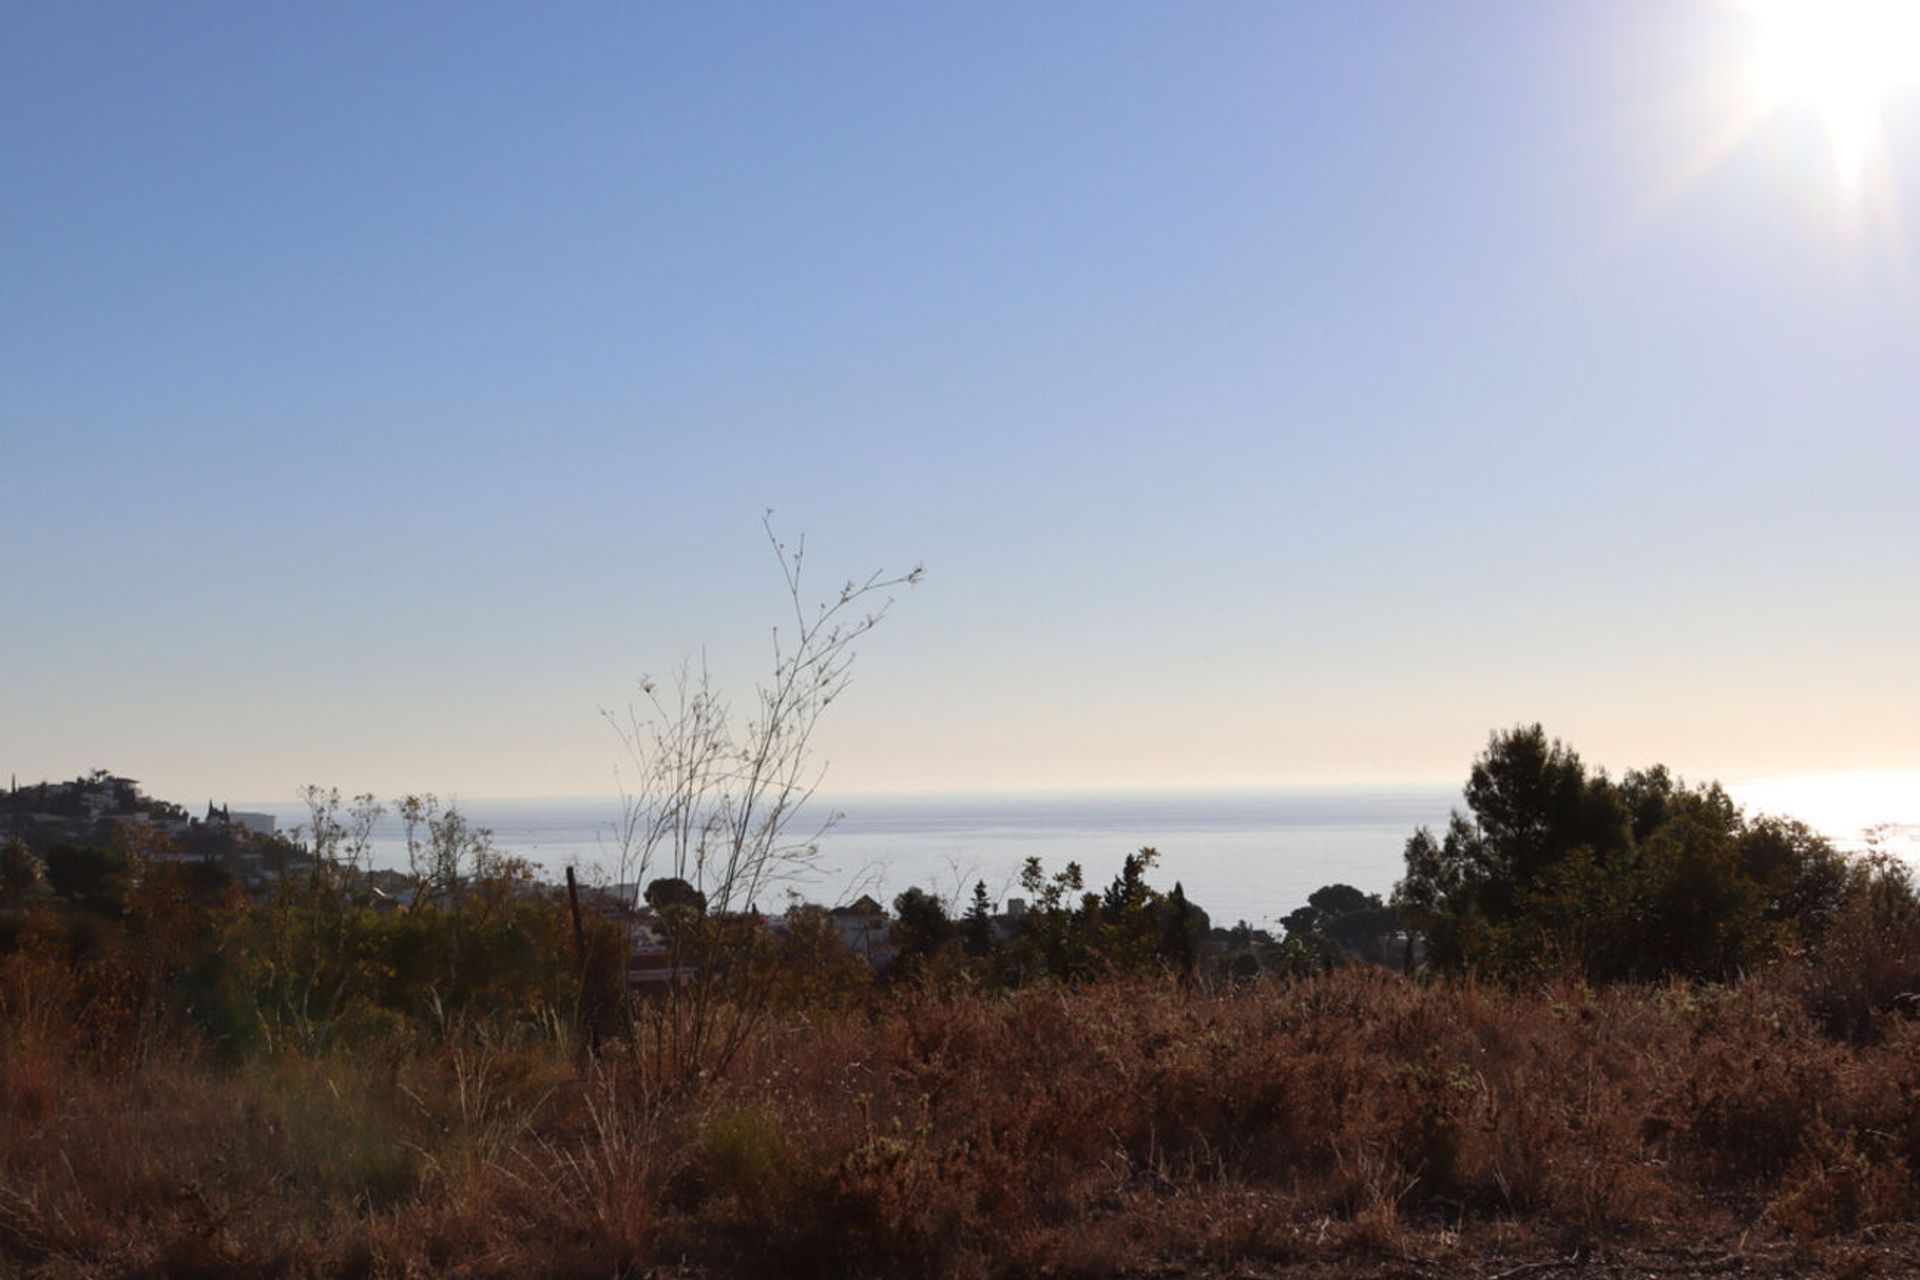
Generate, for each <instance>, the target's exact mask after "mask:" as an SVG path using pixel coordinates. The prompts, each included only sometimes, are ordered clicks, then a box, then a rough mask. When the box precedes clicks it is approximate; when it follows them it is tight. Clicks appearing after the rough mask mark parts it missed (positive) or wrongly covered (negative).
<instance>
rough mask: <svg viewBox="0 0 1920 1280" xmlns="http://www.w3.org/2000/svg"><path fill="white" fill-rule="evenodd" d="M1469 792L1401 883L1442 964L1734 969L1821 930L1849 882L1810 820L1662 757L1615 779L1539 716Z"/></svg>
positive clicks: (1409, 863) (1417, 838)
mask: <svg viewBox="0 0 1920 1280" xmlns="http://www.w3.org/2000/svg"><path fill="white" fill-rule="evenodd" d="M1466 802H1467V813H1464V814H1463V813H1461V812H1459V811H1457V810H1456V811H1455V812H1454V814H1453V815H1452V817H1451V818H1450V820H1449V821H1448V823H1447V827H1446V830H1445V832H1444V833H1443V834H1440V835H1435V833H1434V832H1432V831H1430V830H1428V829H1427V828H1424V827H1423V828H1421V829H1420V830H1419V831H1417V832H1415V833H1414V835H1413V837H1412V838H1411V839H1410V840H1408V841H1407V846H1406V875H1405V877H1404V878H1403V879H1402V880H1401V881H1400V883H1399V885H1398V886H1397V887H1396V888H1395V890H1394V895H1393V905H1394V907H1395V908H1397V909H1398V910H1399V912H1400V914H1401V916H1402V918H1403V919H1405V920H1406V921H1407V922H1408V923H1410V924H1411V925H1413V926H1414V927H1415V928H1416V929H1418V930H1419V931H1420V933H1421V934H1422V935H1423V936H1424V938H1425V941H1426V945H1427V958H1428V961H1429V962H1430V963H1431V964H1433V965H1435V966H1436V967H1439V968H1442V969H1451V970H1470V971H1474V972H1482V973H1517V972H1524V971H1529V970H1538V969H1544V968H1556V967H1569V966H1571V967H1575V968H1578V969H1579V970H1580V971H1581V972H1583V973H1584V974H1586V975H1587V976H1589V977H1592V978H1595V979H1602V980H1605V979H1617V978H1633V979H1645V978H1657V977H1663V976H1667V975H1673V974H1678V975H1683V976H1688V977H1699V978H1722V977H1727V976H1731V975H1732V974H1734V973H1736V972H1738V971H1740V970H1742V969H1745V968H1749V967H1752V966H1754V965H1758V964H1762V963H1765V962H1767V961H1769V960H1772V959H1775V958H1778V957H1779V956H1781V955H1784V954H1786V953H1787V952H1789V951H1791V950H1793V949H1794V948H1795V947H1796V946H1799V945H1802V944H1804V943H1806V942H1809V941H1812V940H1813V939H1815V938H1816V937H1817V936H1818V935H1819V933H1820V931H1821V930H1822V929H1823V928H1824V927H1825V926H1826V924H1827V922H1828V921H1829V920H1830V919H1831V918H1832V916H1833V913H1834V912H1835V911H1837V910H1838V908H1839V906H1840V905H1841V903H1842V902H1843V901H1844V899H1845V896H1846V892H1847V864H1846V860H1845V858H1844V857H1843V855H1841V854H1840V852H1839V851H1838V850H1836V849H1835V848H1834V847H1833V846H1832V845H1831V844H1830V843H1829V842H1828V841H1827V840H1826V839H1824V838H1823V837H1821V836H1819V835H1817V834H1815V833H1814V832H1813V831H1812V830H1810V829H1809V828H1808V827H1806V826H1805V825H1804V824H1802V823H1799V822H1792V821H1787V820H1783V819H1778V818H1766V817H1762V818H1754V819H1749V818H1748V817H1747V816H1746V815H1745V814H1744V813H1743V812H1742V811H1741V810H1740V808H1739V806H1737V805H1736V804H1734V802H1733V800H1732V799H1731V798H1730V797H1729V796H1728V795H1727V793H1726V791H1725V790H1723V789H1722V788H1721V787H1720V785H1719V784H1718V783H1708V784H1705V785H1694V786H1689V785H1687V784H1686V783H1684V782H1683V781H1681V780H1679V779H1678V778H1676V777H1675V776H1674V775H1673V774H1672V772H1671V771H1669V770H1668V769H1667V768H1666V767H1665V766H1663V765H1655V766H1653V767H1652V768H1648V769H1641V770H1634V771H1630V772H1628V773H1627V774H1625V775H1624V776H1623V777H1622V778H1621V779H1620V780H1619V781H1618V782H1616V781H1614V780H1612V779H1611V778H1609V777H1608V776H1607V774H1606V772H1605V771H1604V770H1590V769H1589V768H1588V767H1587V766H1586V765H1585V763H1584V762H1582V761H1581V759H1580V757H1579V755H1578V754H1577V753H1576V752H1574V751H1573V749H1572V748H1570V747H1568V746H1567V745H1565V744H1564V743H1562V742H1560V741H1559V740H1558V739H1550V738H1549V737H1548V736H1547V734H1546V731H1545V730H1544V729H1543V728H1542V727H1541V726H1540V725H1538V724H1534V725H1526V726H1522V727H1518V728H1515V729H1511V730H1507V731H1504V732H1496V733H1494V734H1493V735H1492V737H1491V739H1490V740H1489V742H1488V744H1487V749H1486V750H1485V751H1484V752H1482V753H1481V755H1480V756H1479V757H1478V758H1477V759H1476V760H1475V761H1474V763H1473V768H1472V771H1471V773H1470V774H1469V775H1468V779H1467V785H1466Z"/></svg>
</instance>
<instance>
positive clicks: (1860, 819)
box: [235, 773, 1920, 927]
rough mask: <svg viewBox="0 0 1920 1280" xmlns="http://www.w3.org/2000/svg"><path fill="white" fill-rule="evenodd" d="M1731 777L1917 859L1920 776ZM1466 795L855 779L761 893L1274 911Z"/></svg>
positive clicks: (1393, 870) (523, 849)
mask: <svg viewBox="0 0 1920 1280" xmlns="http://www.w3.org/2000/svg"><path fill="white" fill-rule="evenodd" d="M1728 789H1729V790H1730V791H1731V792H1732V793H1733V795H1734V797H1735V799H1736V800H1738V801H1740V802H1741V803H1742V804H1743V805H1744V806H1746V807H1747V808H1748V810H1749V812H1755V811H1765V812H1770V813H1784V814H1788V815H1790V816H1795V817H1799V818H1801V819H1802V820H1804V821H1806V822H1808V823H1809V824H1810V825H1812V826H1814V827H1815V828H1816V829H1818V830H1820V831H1822V832H1824V833H1825V834H1827V835H1828V836H1830V837H1831V838H1833V839H1834V840H1835V841H1836V842H1837V843H1839V844H1841V845H1842V846H1844V847H1846V848H1849V849H1855V850H1861V849H1866V848H1868V847H1869V846H1870V845H1871V846H1872V847H1876V848H1879V849H1882V850H1884V851H1886V852H1888V853H1891V854H1894V855H1896V856H1901V857H1905V858H1907V859H1909V860H1910V861H1913V862H1915V863H1916V864H1920V773H1910V774H1874V775H1867V774H1848V775H1819V776H1814V777H1807V778H1778V779H1760V780H1756V781H1753V782H1750V783H1743V784H1736V785H1731V786H1729V788H1728ZM1460 804H1461V797H1460V793H1459V791H1458V789H1457V788H1449V787H1433V786H1429V787H1317V788H1306V787H1292V788H1289V787H1274V788H1246V789H1206V790H1100V791H1050V792H1041V791H1026V792H992V793H989V792H973V793H959V792H941V793H930V794H901V793H884V794H846V795H842V796H839V797H836V798H834V799H832V800H824V799H816V800H815V802H814V803H813V804H811V805H810V806H809V807H808V808H807V809H805V810H802V811H801V814H800V816H799V818H798V819H797V820H796V821H795V823H794V824H793V826H792V827H791V828H790V834H791V835H793V836H795V837H799V838H802V839H805V838H807V837H811V836H813V835H814V834H815V833H816V832H818V838H817V840H815V841H814V842H813V843H814V844H815V845H816V846H817V853H815V854H814V855H813V856H811V857H808V858H805V859H801V860H799V861H798V862H797V863H795V864H793V865H792V866H790V867H789V869H788V873H787V874H786V875H785V876H783V877H782V878H781V880H780V881H779V882H777V883H776V884H774V885H773V886H770V888H769V890H768V892H767V894H766V895H765V898H764V900H762V901H760V902H758V903H756V904H755V905H757V906H758V907H759V908H760V909H761V910H763V911H769V912H777V911H780V910H783V909H784V908H785V907H786V906H787V905H788V903H789V901H791V900H792V898H794V897H798V898H800V899H803V900H805V901H809V902H818V903H823V904H827V905H835V904H839V903H845V902H850V901H852V900H853V899H855V898H856V897H858V896H859V895H861V894H863V893H864V894H871V895H872V896H873V897H874V898H876V899H878V900H879V901H881V902H891V901H892V898H893V896H894V895H895V894H898V893H900V892H901V891H902V890H904V889H907V888H909V887H911V886H919V887H921V888H923V889H926V890H928V891H930V892H934V893H938V894H940V895H941V896H943V897H945V898H947V899H948V900H949V901H952V902H956V903H964V901H965V899H966V898H968V897H969V896H970V895H971V893H972V891H973V886H974V884H975V883H976V882H982V883H984V884H985V885H986V886H987V892H988V894H989V895H990V896H991V897H992V898H993V899H994V900H995V901H996V902H1001V901H1004V900H1005V899H1006V898H1007V897H1009V896H1016V897H1017V896H1020V893H1021V890H1020V889H1019V886H1018V880H1019V875H1020V871H1021V868H1022V867H1023V866H1024V865H1025V863H1026V861H1027V859H1028V858H1035V857H1037V858H1039V859H1040V861H1041V864H1042V865H1043V867H1044V868H1045V869H1046V871H1047V872H1048V873H1049V874H1051V873H1053V872H1056V871H1059V870H1062V869H1063V868H1065V866H1066V865H1067V864H1068V863H1069V862H1074V863H1078V864H1079V865H1080V867H1081V870H1082V874H1083V876H1084V878H1085V881H1086V884H1087V887H1088V888H1090V889H1097V888H1100V887H1102V886H1104V885H1105V884H1106V883H1108V882H1109V881H1111V880H1112V879H1113V878H1114V877H1115V876H1116V875H1118V874H1119V871H1120V866H1121V861H1122V859H1124V858H1125V857H1126V855H1127V854H1129V853H1133V852H1135V851H1137V850H1139V849H1142V848H1152V849H1154V850H1156V851H1157V852H1158V855H1159V857H1158V860H1157V862H1156V863H1155V865H1154V869H1153V870H1152V871H1151V872H1150V873H1149V875H1148V880H1149V882H1150V883H1152V884H1153V885H1155V886H1156V887H1159V888H1162V889H1168V888H1171V887H1172V886H1173V884H1174V883H1176V882H1178V883H1179V884H1180V885H1181V887H1182V888H1183V889H1184V891H1185V893H1186V895H1187V897H1188V899H1189V900H1191V901H1193V902H1195V903H1197V904H1198V905H1200V906H1201V907H1202V908H1204V909H1205V910H1206V911H1207V913H1208V915H1209V916H1210V917H1211V918H1212V920H1213V921H1214V923H1215V924H1228V925H1230V924H1233V923H1235V922H1237V921H1241V920H1245V921H1247V922H1249V923H1251V924H1253V925H1255V926H1256V927H1262V926H1271V925H1272V924H1273V923H1274V922H1276V921H1277V920H1278V919H1279V918H1280V917H1281V916H1284V915H1285V914H1286V913H1287V912H1289V911H1291V910H1293V909H1294V908H1295V907H1298V906H1300V905H1301V904H1302V903H1304V902H1305V901H1306V899H1307V895H1308V894H1310V893H1311V892H1313V891H1314V890H1315V889H1317V888H1319V887H1321V886H1322V885H1326V884H1333V883H1345V884H1350V885H1353V886H1355V887H1356V888H1359V889H1361V890H1363V891H1365V892H1368V893H1379V894H1382V895H1383V896H1384V895H1386V894H1388V893H1390V892H1391V891H1392V889H1393V885H1394V882H1395V881H1396V880H1398V879H1399V877H1400V874H1401V868H1402V855H1403V851H1404V849H1405V847H1406V842H1407V838H1408V837H1409V836H1410V835H1412V834H1413V833H1414V831H1415V830H1417V829H1418V828H1420V827H1422V826H1429V827H1433V828H1436V829H1438V828H1440V827H1442V826H1443V825H1444V824H1445V822H1446V820H1447V815H1448V813H1449V811H1450V810H1451V809H1453V808H1455V807H1458V806H1459V805H1460ZM235 807H236V808H242V807H244V808H248V809H252V810H255V811H258V812H268V813H272V814H273V815H274V816H275V817H276V818H277V819H278V820H279V822H280V826H281V830H282V831H285V830H287V829H289V828H291V827H293V826H295V825H297V824H299V823H301V822H304V821H306V818H307V815H306V812H305V810H304V809H302V808H300V807H299V806H297V805H292V804H265V805H261V804H254V805H247V806H238V805H236V806H235ZM459 808H460V811H461V812H462V813H463V814H465V815H466V816H467V818H468V819H469V820H470V821H472V822H473V823H474V824H475V825H477V826H481V827H485V828H487V829H489V830H490V831H491V832H492V835H493V843H494V845H495V847H496V848H499V849H501V850H504V851H507V852H511V853H515V854H519V855H521V856H524V857H526V858H528V859H529V860H530V861H531V862H533V864H534V865H535V866H536V868H538V869H539V871H540V874H541V875H542V876H543V878H551V879H558V878H559V877H560V876H561V875H562V874H563V873H564V868H565V867H567V866H568V865H573V866H575V867H577V868H579V871H580V874H581V875H582V876H583V877H585V878H586V879H588V880H590V881H599V882H602V883H614V882H616V881H618V880H619V879H620V878H621V865H620V863H621V860H620V851H619V839H618V830H619V825H620V815H621V804H620V801H619V800H618V799H617V798H612V797H609V798H604V799H592V798H564V799H535V800H474V801H471V802H464V803H461V804H460V805H459ZM829 819H831V821H829ZM822 827H824V828H825V829H824V830H821V828H822ZM373 859H374V862H375V865H377V866H392V867H403V866H404V865H405V862H406V858H405V844H404V840H403V836H402V832H401V829H400V826H399V824H398V822H397V821H396V820H395V819H394V818H393V817H392V816H391V815H389V816H388V817H386V818H385V819H383V820H382V821H381V823H380V825H379V826H378V828H377V829H376V831H375V833H374V848H373ZM655 874H659V873H658V872H657V871H656V872H655Z"/></svg>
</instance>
